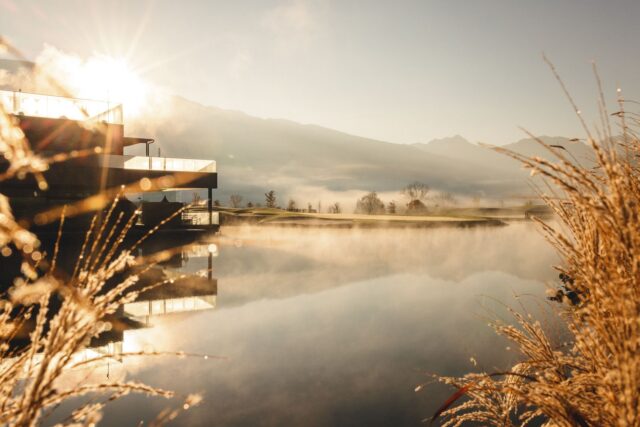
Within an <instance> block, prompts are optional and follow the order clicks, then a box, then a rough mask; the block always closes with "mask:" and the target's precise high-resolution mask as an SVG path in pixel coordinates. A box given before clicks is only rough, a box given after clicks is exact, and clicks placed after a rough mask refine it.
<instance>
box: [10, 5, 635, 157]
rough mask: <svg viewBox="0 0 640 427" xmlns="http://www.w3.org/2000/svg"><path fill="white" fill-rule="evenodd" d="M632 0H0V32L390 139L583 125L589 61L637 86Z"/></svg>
mask: <svg viewBox="0 0 640 427" xmlns="http://www.w3.org/2000/svg"><path fill="white" fill-rule="evenodd" d="M638 18H640V2H638V1H636V0H620V1H618V0H608V1H604V0H603V1H594V0H566V1H565V0H535V1H533V0H531V1H524V0H520V1H516V0H512V1H507V0H468V1H456V0H444V1H436V0H415V1H410V0H394V1H377V0H368V1H365V0H325V1H322V0H235V1H215V0H183V1H179V2H177V1H174V0H171V1H169V0H127V1H120V0H111V1H104V0H57V1H54V0H0V34H2V35H3V36H5V37H7V38H8V39H9V40H10V41H11V42H12V43H13V44H14V45H15V46H17V47H18V48H19V49H20V50H21V51H22V52H23V53H24V54H25V55H26V56H27V57H29V58H34V59H35V58H36V57H37V56H38V55H39V53H40V52H41V51H42V50H43V49H44V46H45V45H46V44H48V45H51V46H54V47H56V48H57V49H59V50H61V51H63V52H66V53H69V54H73V55H79V56H80V57H83V58H88V57H90V56H92V55H95V54H99V55H101V54H106V55H110V56H113V57H117V58H121V57H122V58H126V60H127V62H128V63H129V64H130V66H131V68H133V69H134V70H135V71H136V72H137V73H138V74H140V76H141V77H142V78H144V79H145V80H148V81H150V82H152V83H153V84H155V85H157V86H159V87H162V88H164V89H166V90H168V91H169V92H171V93H173V94H176V95H179V96H182V97H184V98H187V99H190V100H193V101H196V102H199V103H202V104H205V105H211V106H216V107H220V108H225V109H232V110H239V111H243V112H245V113H247V114H251V115H254V116H258V117H265V118H285V119H289V120H293V121H297V122H302V123H313V124H318V125H321V126H326V127H329V128H333V129H337V130H340V131H344V132H348V133H352V134H356V135H360V136H365V137H370V138H374V139H379V140H384V141H389V142H396V143H415V142H427V141H429V140H431V139H434V138H442V137H447V136H452V135H455V134H460V135H463V136H464V137H466V138H467V139H469V140H471V141H474V142H478V141H481V142H486V143H493V144H504V143H508V142H513V141H516V140H519V139H521V138H523V137H525V135H524V133H523V131H522V130H521V129H520V128H519V127H524V128H526V129H528V130H529V131H531V132H533V133H535V134H540V135H552V136H559V135H562V136H567V137H575V136H582V135H583V133H582V132H580V128H579V126H578V121H577V120H576V117H575V114H574V112H573V110H572V108H571V107H570V105H569V103H568V102H567V101H566V99H565V98H564V95H563V93H562V91H561V89H560V87H559V85H558V84H557V82H556V81H555V80H554V77H553V75H552V74H551V72H550V71H549V68H548V67H547V66H546V65H545V63H544V62H543V60H542V54H543V53H545V54H546V55H547V56H548V57H549V58H550V59H551V61H553V63H554V64H555V65H556V67H557V68H558V71H559V72H560V74H561V75H562V77H563V78H564V80H565V82H566V84H567V86H568V88H569V90H570V91H571V93H572V95H573V96H574V97H575V99H576V101H577V102H578V104H579V106H580V109H581V110H582V111H583V115H584V116H585V117H586V118H587V122H589V123H594V122H595V121H596V118H597V114H596V113H597V110H596V108H595V106H596V100H597V87H596V84H595V79H594V77H593V72H592V61H596V63H597V65H598V68H599V70H600V74H601V77H602V79H603V81H604V86H605V93H606V95H607V99H608V100H610V101H615V96H616V88H617V87H621V88H622V89H623V94H624V95H625V97H626V98H629V99H634V98H635V99H640V79H638V78H637V75H638V71H639V70H640V55H638V54H637V47H636V44H637V40H638V39H640V25H637V21H638Z"/></svg>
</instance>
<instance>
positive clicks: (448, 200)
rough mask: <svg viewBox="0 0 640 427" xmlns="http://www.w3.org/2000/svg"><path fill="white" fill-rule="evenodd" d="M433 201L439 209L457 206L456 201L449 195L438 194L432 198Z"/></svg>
mask: <svg viewBox="0 0 640 427" xmlns="http://www.w3.org/2000/svg"><path fill="white" fill-rule="evenodd" d="M434 201H435V202H436V204H437V205H438V206H439V207H441V208H442V207H449V206H455V205H457V204H458V200H457V199H456V198H455V196H454V195H453V194H451V193H440V194H438V195H437V196H436V197H434Z"/></svg>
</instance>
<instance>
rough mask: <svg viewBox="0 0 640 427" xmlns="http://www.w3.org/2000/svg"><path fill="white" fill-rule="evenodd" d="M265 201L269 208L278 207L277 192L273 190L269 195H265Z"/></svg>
mask: <svg viewBox="0 0 640 427" xmlns="http://www.w3.org/2000/svg"><path fill="white" fill-rule="evenodd" d="M264 201H265V204H266V205H267V207H268V208H275V207H276V192H275V191H273V190H271V191H269V192H268V193H264Z"/></svg>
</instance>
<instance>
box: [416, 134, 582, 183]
mask: <svg viewBox="0 0 640 427" xmlns="http://www.w3.org/2000/svg"><path fill="white" fill-rule="evenodd" d="M539 139H540V140H541V141H543V142H544V143H545V144H548V145H553V146H555V147H563V148H562V149H560V150H561V151H560V152H561V153H564V154H567V157H568V158H569V159H572V160H573V161H578V162H580V163H583V164H588V163H589V162H591V161H592V159H593V153H592V150H591V148H590V147H589V146H587V145H586V144H584V143H582V142H573V141H571V140H569V139H568V138H564V137H559V136H556V137H551V136H541V137H539ZM413 146H414V147H417V148H419V149H420V150H422V151H424V152H426V153H430V154H434V155H438V156H441V157H446V158H448V159H450V160H454V161H464V162H468V163H473V164H476V165H478V166H485V167H486V166H487V165H492V167H493V169H494V171H496V173H506V174H518V173H519V172H518V171H521V172H525V173H526V171H524V170H522V166H521V164H520V162H518V161H516V160H514V159H512V158H511V157H509V156H507V155H505V154H503V153H499V152H497V151H495V150H492V149H491V148H490V147H487V146H481V145H476V144H473V143H471V142H469V141H467V140H466V139H464V138H463V137H461V136H460V135H456V136H453V137H449V138H442V139H434V140H432V141H430V142H428V143H417V144H413ZM501 148H504V149H507V150H510V151H513V152H515V153H518V154H522V155H524V156H527V157H542V158H546V159H552V160H553V159H555V157H554V156H553V155H552V154H551V153H550V152H549V150H548V149H547V148H545V147H544V146H542V145H541V144H539V143H538V141H536V140H535V139H533V138H525V139H521V140H520V141H518V142H514V143H511V144H506V145H503V146H501Z"/></svg>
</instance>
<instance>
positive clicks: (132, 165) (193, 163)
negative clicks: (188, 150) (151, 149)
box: [104, 154, 216, 173]
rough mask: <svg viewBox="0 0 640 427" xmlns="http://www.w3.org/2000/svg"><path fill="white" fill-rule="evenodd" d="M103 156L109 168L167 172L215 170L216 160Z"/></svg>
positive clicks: (211, 171)
mask: <svg viewBox="0 0 640 427" xmlns="http://www.w3.org/2000/svg"><path fill="white" fill-rule="evenodd" d="M104 157H105V161H106V164H105V166H108V167H111V168H120V169H134V170H151V171H167V172H204V173H215V172H216V162H215V161H214V160H201V159H177V158H173V157H145V156H120V155H116V154H107V155H105V156H104Z"/></svg>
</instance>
